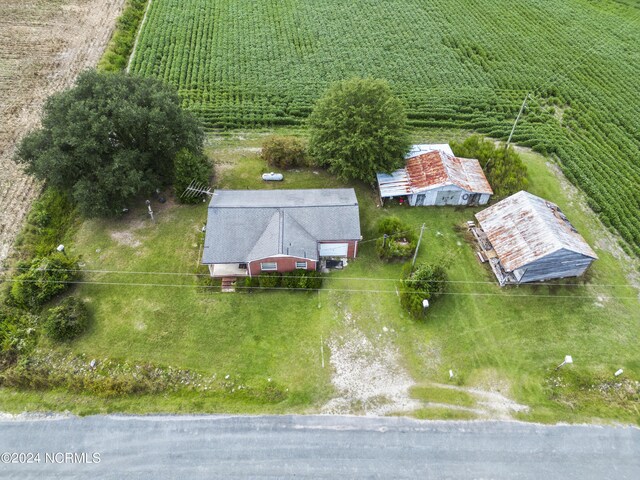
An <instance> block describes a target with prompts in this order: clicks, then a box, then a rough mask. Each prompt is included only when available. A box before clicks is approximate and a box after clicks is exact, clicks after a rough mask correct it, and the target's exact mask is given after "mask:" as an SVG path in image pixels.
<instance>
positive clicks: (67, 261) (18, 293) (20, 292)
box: [11, 252, 80, 309]
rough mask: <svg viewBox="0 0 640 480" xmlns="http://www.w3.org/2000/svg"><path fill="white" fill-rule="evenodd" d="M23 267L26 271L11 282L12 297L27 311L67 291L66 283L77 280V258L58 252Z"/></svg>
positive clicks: (78, 273) (34, 260) (38, 258)
mask: <svg viewBox="0 0 640 480" xmlns="http://www.w3.org/2000/svg"><path fill="white" fill-rule="evenodd" d="M22 265H25V264H24V263H23V264H22ZM26 265H28V267H25V268H26V271H24V273H20V274H19V275H16V276H15V277H14V279H13V286H12V287H11V298H12V300H13V301H14V302H15V303H16V304H17V305H19V306H23V307H26V308H29V309H36V308H37V307H40V306H41V305H43V304H44V303H45V302H47V301H48V300H51V299H52V298H53V297H55V296H56V295H58V294H60V293H62V292H64V291H65V290H66V289H67V288H69V285H70V284H69V282H73V281H75V280H77V279H78V278H80V272H79V270H78V260H77V258H72V257H67V256H66V255H64V254H62V253H58V252H56V253H53V254H51V255H48V256H46V257H36V258H34V259H33V260H32V261H31V262H30V263H29V264H26Z"/></svg>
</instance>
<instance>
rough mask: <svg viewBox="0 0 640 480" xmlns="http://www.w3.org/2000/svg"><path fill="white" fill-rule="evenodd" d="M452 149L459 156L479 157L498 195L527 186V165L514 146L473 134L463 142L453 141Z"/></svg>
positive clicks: (513, 191)
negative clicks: (497, 144)
mask: <svg viewBox="0 0 640 480" xmlns="http://www.w3.org/2000/svg"><path fill="white" fill-rule="evenodd" d="M451 149H452V150H453V153H455V154H456V155H457V156H459V157H465V158H477V159H478V161H479V162H480V165H481V166H482V170H483V171H484V174H485V175H486V177H487V180H488V181H489V184H490V185H491V188H492V189H493V193H494V194H495V195H496V196H498V197H505V196H507V195H511V194H513V193H516V192H519V191H520V190H525V189H526V188H527V185H528V181H527V166H526V165H525V164H524V163H523V162H522V159H521V158H520V155H519V154H518V152H516V151H515V150H514V148H513V146H509V147H508V148H505V147H504V146H502V145H500V146H496V145H495V144H494V143H493V142H492V141H491V140H486V139H484V138H483V137H481V136H480V135H472V136H470V137H469V138H467V139H466V140H465V141H464V142H462V143H460V142H455V141H454V142H451Z"/></svg>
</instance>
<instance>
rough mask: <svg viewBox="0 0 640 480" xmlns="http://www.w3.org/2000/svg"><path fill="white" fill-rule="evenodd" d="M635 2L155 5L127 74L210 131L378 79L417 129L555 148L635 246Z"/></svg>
mask: <svg viewBox="0 0 640 480" xmlns="http://www.w3.org/2000/svg"><path fill="white" fill-rule="evenodd" d="M638 45H640V9H638V8H634V7H633V6H632V5H626V4H624V3H620V2H614V1H604V2H597V3H596V2H590V1H587V0H569V1H548V0H537V1H531V2H520V1H516V0H476V1H471V0H435V1H424V0H422V1H420V0H388V1H385V2H380V1H376V0H361V1H358V2H342V1H338V0H326V1H322V2H317V1H311V0H287V1H282V0H263V1H260V2H255V1H251V0H215V1H210V0H154V1H153V3H152V5H151V7H150V9H149V12H148V18H147V21H146V23H145V25H144V28H143V31H142V32H141V35H140V40H139V44H138V46H137V50H136V52H135V56H134V58H133V61H132V65H131V71H132V72H135V73H138V74H142V75H147V76H155V77H159V78H162V79H164V80H166V81H168V82H171V83H173V84H174V85H176V86H177V87H178V89H179V92H180V95H181V96H182V98H183V100H184V105H185V106H186V107H188V108H189V109H191V110H192V111H194V112H195V113H197V114H198V115H199V117H200V118H201V119H202V120H203V122H204V124H205V126H206V128H208V129H218V128H235V127H242V128H246V127H253V126H273V125H287V124H299V123H302V122H303V121H304V119H305V118H306V116H307V115H308V114H309V113H310V111H311V109H312V107H313V104H314V102H315V100H316V99H317V98H318V97H319V96H320V95H321V93H322V92H323V90H324V89H325V88H326V87H327V85H328V84H329V83H330V82H332V81H335V80H340V79H344V78H348V77H352V76H370V77H378V78H385V79H387V80H388V81H389V82H390V83H391V85H392V88H393V89H394V91H395V92H396V94H397V95H398V96H400V97H401V98H402V99H403V101H404V102H405V104H406V106H407V111H408V115H409V119H410V121H411V123H412V124H414V125H416V126H427V127H434V126H435V127H454V128H455V127H461V128H465V129H474V130H477V131H480V132H482V133H485V134H487V135H491V136H494V137H497V138H503V139H504V138H506V137H507V136H508V134H509V131H510V129H511V125H512V123H513V120H514V118H515V116H516V114H517V111H518V109H519V108H520V104H521V102H522V100H523V98H524V96H525V94H526V93H527V92H531V99H530V100H529V103H528V108H527V110H526V111H525V115H524V116H523V118H522V120H521V123H520V124H519V125H518V129H517V130H516V134H515V137H514V139H515V141H516V142H518V143H519V144H522V145H526V146H531V147H533V148H534V149H536V150H538V151H540V152H542V153H545V154H553V155H556V156H557V157H558V158H559V160H560V163H561V165H562V167H563V170H564V172H565V174H566V175H567V176H568V177H569V178H570V179H571V180H572V181H573V182H574V183H576V184H577V185H578V186H580V187H581V188H582V189H583V190H584V191H585V192H586V193H587V194H588V196H589V201H590V205H591V207H592V208H593V209H594V210H595V211H597V212H600V213H601V217H602V219H603V221H604V222H605V223H606V224H607V225H610V226H613V227H614V228H615V229H616V230H617V231H618V232H619V233H620V235H621V236H622V237H623V238H624V239H625V240H626V242H627V245H628V246H630V248H631V249H632V250H633V251H635V253H636V254H640V215H638V211H640V196H638V195H637V193H638V189H639V185H640V153H639V152H640V133H639V132H640V89H639V88H638V87H637V78H638V77H639V76H640V48H638Z"/></svg>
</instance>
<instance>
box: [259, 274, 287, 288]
mask: <svg viewBox="0 0 640 480" xmlns="http://www.w3.org/2000/svg"><path fill="white" fill-rule="evenodd" d="M258 279H259V280H258V282H259V285H260V288H278V287H279V286H280V284H281V282H282V275H280V274H279V273H278V272H269V273H263V274H261V275H259V276H258Z"/></svg>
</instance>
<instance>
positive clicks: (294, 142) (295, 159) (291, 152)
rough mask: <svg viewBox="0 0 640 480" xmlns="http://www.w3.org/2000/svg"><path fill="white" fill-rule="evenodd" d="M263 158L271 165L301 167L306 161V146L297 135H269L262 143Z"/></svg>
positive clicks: (285, 167)
mask: <svg viewBox="0 0 640 480" xmlns="http://www.w3.org/2000/svg"><path fill="white" fill-rule="evenodd" d="M262 158H263V159H264V160H265V161H266V162H267V165H269V166H271V167H277V168H284V169H287V168H293V167H299V166H302V165H305V163H306V160H305V159H306V151H305V146H304V144H303V143H302V142H301V141H300V140H299V139H298V138H296V137H278V136H274V137H269V138H267V139H266V140H265V141H264V142H263V143H262Z"/></svg>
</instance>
